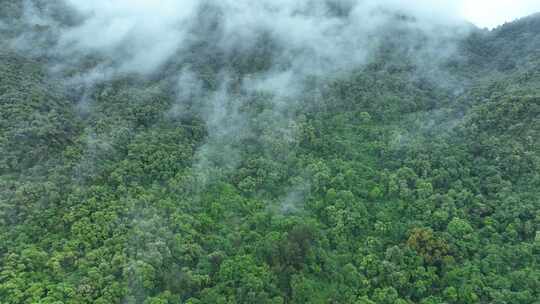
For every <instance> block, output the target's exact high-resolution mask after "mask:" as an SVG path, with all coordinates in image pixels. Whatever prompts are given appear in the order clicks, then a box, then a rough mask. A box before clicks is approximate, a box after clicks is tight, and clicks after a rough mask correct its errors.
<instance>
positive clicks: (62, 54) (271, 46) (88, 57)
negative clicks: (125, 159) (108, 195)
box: [0, 0, 470, 209]
mask: <svg viewBox="0 0 540 304" xmlns="http://www.w3.org/2000/svg"><path fill="white" fill-rule="evenodd" d="M458 11H459V5H458V3H456V2H454V1H438V2H437V3H436V4H435V3H433V2H430V1H426V0H414V1H407V2H406V3H405V2H403V1H399V0H383V1H376V0H341V1H340V0H325V1H314V0H296V1H289V0H261V1H249V0H224V1H219V2H214V1H205V0H184V1H175V0H160V1H151V0H136V1H133V0H115V1H112V0H97V1H82V0H65V1H52V2H43V1H39V0H25V1H24V5H23V15H22V23H23V24H24V26H23V30H22V31H21V32H20V33H19V35H18V36H17V37H16V38H15V39H14V40H13V41H12V43H11V46H12V47H13V48H15V49H16V50H18V51H21V52H27V53H29V54H31V55H32V56H35V57H40V56H42V57H46V58H48V60H47V62H49V70H50V72H51V75H53V77H55V78H61V79H64V84H65V85H66V86H67V87H69V88H70V89H71V90H73V88H75V91H77V92H80V93H79V96H78V97H77V96H76V97H75V98H78V99H79V100H78V101H77V104H78V108H79V110H80V111H81V113H83V114H84V113H87V112H88V111H90V109H91V106H90V105H91V104H92V102H93V101H92V100H91V98H90V97H89V96H91V95H92V94H91V92H92V91H93V90H94V88H95V87H96V85H98V84H100V83H104V82H107V81H111V80H114V79H118V78H122V77H126V76H130V77H132V76H135V77H139V78H141V79H144V80H145V81H153V80H156V81H157V80H159V81H165V82H167V83H169V84H170V86H171V87H172V91H173V92H174V94H175V99H176V102H175V103H174V104H173V105H172V107H171V109H170V110H169V113H168V115H169V116H170V117H172V118H180V117H183V116H185V115H186V113H188V112H190V111H191V112H193V111H194V112H195V113H196V115H198V116H199V117H201V118H202V119H203V120H204V121H205V124H206V127H207V132H208V137H207V139H206V142H205V144H204V145H203V146H202V147H200V148H199V150H198V152H197V156H196V158H195V159H196V163H195V164H194V168H196V169H197V170H199V171H201V172H213V173H208V176H211V175H212V174H215V172H216V171H219V172H221V169H222V168H235V167H237V166H239V165H240V163H241V161H242V155H241V153H240V150H239V149H238V147H239V146H241V145H242V143H243V142H246V141H249V140H252V139H255V140H258V141H259V144H260V145H261V146H263V147H264V151H265V152H264V153H266V154H270V156H271V157H274V158H276V159H279V152H281V151H278V152H272V148H271V145H272V143H271V140H269V141H265V139H264V137H260V135H261V133H264V128H268V129H271V130H272V132H274V134H280V136H281V137H282V138H280V139H276V140H282V141H283V147H284V148H283V149H285V150H286V149H287V147H292V146H294V145H295V144H296V138H297V134H296V130H295V128H291V125H294V123H295V119H296V113H298V112H301V111H302V110H303V109H306V108H309V107H310V106H311V105H310V101H309V100H307V98H306V96H317V94H319V93H320V92H319V89H318V88H315V90H313V88H308V86H307V85H306V83H307V82H308V81H313V80H315V83H322V82H328V81H333V80H336V79H339V78H341V77H347V75H349V74H350V73H352V72H353V71H356V70H359V69H362V68H363V67H365V66H367V65H368V64H370V63H373V62H375V61H376V60H378V58H379V57H380V56H381V47H383V46H384V45H385V44H387V43H388V41H389V40H390V38H392V39H391V40H392V41H397V42H399V44H398V45H396V46H394V47H396V48H398V49H400V52H401V54H404V56H406V58H403V60H409V61H412V64H413V65H415V66H416V72H415V74H414V75H413V76H412V77H414V78H418V79H430V81H431V82H434V83H436V84H437V85H440V86H450V83H451V80H450V79H449V77H448V75H447V73H445V71H444V69H441V68H440V66H441V65H442V64H443V63H444V62H445V60H447V59H448V58H450V57H452V56H454V55H455V52H456V41H458V40H459V39H461V38H462V37H464V36H465V35H466V34H467V33H468V31H469V30H470V26H468V25H467V23H466V22H464V20H462V19H461V18H460V17H459V14H458ZM0 21H1V20H0ZM1 26H2V24H1V23H0V27H1ZM38 45H39V46H43V47H36V46H38ZM379 60H380V59H379ZM208 66H211V67H215V68H214V70H212V71H211V72H208V71H206V70H203V69H202V68H201V67H205V68H206V67H208ZM310 90H311V92H309V91H310ZM254 99H261V100H263V102H264V103H265V104H266V106H265V107H266V109H265V110H264V111H262V112H260V113H252V112H249V111H245V110H243V109H242V106H243V105H244V104H246V103H249V102H250V101H252V100H254ZM261 129H263V130H262V131H261ZM95 140H96V139H92V141H95ZM306 187H307V188H309V187H308V186H306ZM285 197H287V199H285V201H286V205H288V206H289V205H294V202H292V201H293V198H295V197H301V196H300V195H292V194H291V195H286V196H285ZM287 209H290V208H289V207H287Z"/></svg>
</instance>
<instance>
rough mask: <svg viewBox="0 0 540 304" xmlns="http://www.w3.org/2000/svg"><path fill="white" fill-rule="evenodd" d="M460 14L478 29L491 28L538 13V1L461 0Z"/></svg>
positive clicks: (539, 10) (539, 5)
mask: <svg viewBox="0 0 540 304" xmlns="http://www.w3.org/2000/svg"><path fill="white" fill-rule="evenodd" d="M461 1H462V4H461V9H460V10H461V14H462V15H463V16H464V17H465V18H466V19H467V20H469V21H471V22H472V23H474V24H476V25H477V26H479V27H487V28H493V27H496V26H498V25H501V24H503V23H505V22H507V21H512V20H514V19H516V18H520V17H524V16H527V15H530V14H533V13H536V12H540V0H461Z"/></svg>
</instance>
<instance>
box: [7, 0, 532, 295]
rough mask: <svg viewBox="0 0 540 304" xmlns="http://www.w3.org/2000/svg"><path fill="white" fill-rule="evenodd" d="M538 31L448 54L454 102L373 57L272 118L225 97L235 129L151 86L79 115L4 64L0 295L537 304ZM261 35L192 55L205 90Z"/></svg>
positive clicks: (80, 109) (122, 84) (39, 72)
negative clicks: (227, 49)
mask: <svg viewBox="0 0 540 304" xmlns="http://www.w3.org/2000/svg"><path fill="white" fill-rule="evenodd" d="M0 3H2V5H4V2H2V1H0ZM539 20H540V19H539V18H538V17H537V16H536V17H531V18H529V19H524V20H521V21H518V22H515V23H512V24H508V25H505V26H503V27H501V28H498V29H496V30H494V31H491V32H487V31H480V30H477V31H474V32H473V33H471V34H470V35H469V37H468V38H467V39H466V40H465V41H462V42H461V48H460V52H461V53H462V57H463V58H466V60H465V61H460V62H459V63H456V64H451V65H450V66H449V67H448V69H449V70H450V71H451V73H452V75H453V76H452V77H455V78H456V79H458V81H459V83H460V86H461V87H462V89H461V90H456V89H455V86H454V85H452V86H448V87H444V86H440V85H438V84H437V82H436V81H430V79H418V77H415V76H414V74H415V68H416V67H415V65H414V62H413V61H407V60H406V59H403V58H404V57H401V56H398V55H395V54H394V55H395V56H391V54H387V55H381V58H380V59H378V60H377V61H376V62H374V63H372V64H370V65H367V66H365V67H363V68H361V69H358V70H355V71H354V72H352V73H350V74H347V75H344V76H340V77H338V78H330V79H317V80H313V84H312V85H311V87H310V86H308V87H307V88H306V93H305V94H304V96H303V97H302V98H300V100H295V101H294V102H291V104H292V105H291V106H289V107H286V108H279V106H278V105H276V103H274V102H270V98H272V97H271V96H267V95H265V94H262V93H261V94H254V95H248V96H240V95H239V98H238V99H235V100H233V101H230V102H233V103H235V104H234V105H224V110H223V111H225V112H227V109H228V108H234V111H235V112H236V111H239V112H240V113H239V114H238V115H237V116H240V117H242V122H241V124H242V129H241V130H239V131H238V132H232V135H231V134H228V133H224V134H221V135H220V133H219V132H217V133H216V132H212V130H211V129H212V128H217V129H219V128H222V127H223V126H222V125H228V128H232V127H234V126H235V125H236V124H238V123H239V122H238V121H237V120H238V118H235V115H231V117H230V118H225V119H223V120H222V121H220V122H219V125H218V126H216V125H212V124H210V123H209V122H208V121H207V120H205V117H204V111H201V110H200V109H202V108H205V107H206V106H207V103H209V101H208V100H207V99H206V97H205V96H199V97H197V98H196V100H190V102H188V103H185V104H182V105H181V107H182V108H181V110H171V109H175V107H178V106H179V105H178V104H177V103H176V101H175V98H174V97H173V95H172V91H171V88H170V84H169V83H168V82H167V80H166V78H165V77H162V78H160V77H157V79H138V78H133V77H127V76H126V77H121V78H119V79H115V80H111V81H109V82H107V83H104V84H99V85H97V86H96V87H95V88H94V89H93V90H92V91H90V92H84V94H89V95H90V96H87V97H88V100H92V102H88V103H85V102H84V101H83V102H81V101H80V100H81V99H80V98H75V97H74V96H78V97H80V96H79V95H84V94H82V93H80V92H77V91H75V92H65V90H64V89H63V87H62V83H61V81H60V80H56V79H50V78H49V77H48V70H47V62H46V61H45V60H42V59H40V58H35V57H32V56H25V55H24V54H17V52H14V51H6V50H3V51H2V52H1V53H0V302H1V303H103V304H105V303H146V304H158V303H191V304H196V303H358V304H360V303H364V304H368V303H381V304H385V303H388V304H390V303H424V304H427V303H516V304H517V303H520V304H526V303H528V304H533V303H538V299H539V298H540V95H539V94H538V92H539V91H538V90H539V89H540V72H539V71H540V69H539V67H540V60H539V56H538V55H539V54H538V41H540V36H539V32H538V26H535V25H537V24H538V23H539ZM516 35H518V36H519V35H521V36H519V37H521V38H520V39H514V38H513V37H516ZM263 40H264V39H262V42H261V43H260V44H261V46H260V48H259V49H256V50H254V51H253V52H252V53H251V54H243V55H242V56H239V57H237V58H222V59H221V60H220V59H215V61H213V62H207V61H206V60H207V59H206V58H208V57H211V56H206V55H207V54H203V55H201V56H202V57H201V59H200V62H195V63H194V66H195V68H196V69H198V70H197V72H198V73H200V74H201V75H206V76H205V77H206V78H205V80H206V82H205V84H204V85H205V88H206V89H207V90H209V91H212V90H219V88H218V87H217V85H216V83H215V82H216V79H217V78H216V74H218V73H219V69H220V68H221V66H223V65H228V67H227V69H228V70H230V71H232V72H231V73H236V74H237V75H244V74H249V73H252V72H253V71H257V70H261V69H267V68H268V66H269V65H271V60H270V59H269V56H271V55H270V51H269V48H272V47H273V46H272V45H271V44H268V43H267V42H265V41H263ZM535 50H536V53H535ZM389 52H390V53H391V52H392V50H390V51H389ZM515 52H520V53H515ZM521 52H523V54H521ZM203 58H204V59H203ZM211 58H216V57H211ZM399 58H402V59H403V61H402V62H401V61H399ZM509 59H510V60H509ZM389 60H393V61H389ZM164 73H168V72H164ZM239 77H240V76H239ZM230 85H231V86H232V87H234V85H235V83H234V81H232V83H231V84H230ZM179 111H181V112H182V114H181V115H179V114H178V112H179ZM243 118H246V119H243ZM230 125H232V127H231V126H230ZM212 134H213V135H212ZM216 134H217V135H216Z"/></svg>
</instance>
